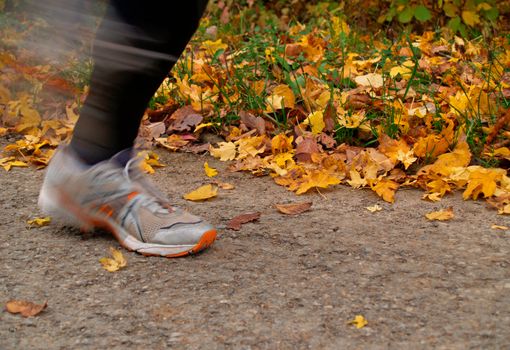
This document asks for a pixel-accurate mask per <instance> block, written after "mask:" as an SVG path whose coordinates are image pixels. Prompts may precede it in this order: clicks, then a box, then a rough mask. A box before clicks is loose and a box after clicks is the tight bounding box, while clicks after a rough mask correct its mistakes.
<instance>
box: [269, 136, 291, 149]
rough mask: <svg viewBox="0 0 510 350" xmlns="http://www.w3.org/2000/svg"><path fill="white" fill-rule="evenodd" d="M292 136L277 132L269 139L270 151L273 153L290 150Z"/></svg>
mask: <svg viewBox="0 0 510 350" xmlns="http://www.w3.org/2000/svg"><path fill="white" fill-rule="evenodd" d="M293 140H294V136H285V134H278V135H276V136H275V137H273V138H272V140H271V151H272V152H273V154H277V153H286V152H292V151H293V148H292V141H293Z"/></svg>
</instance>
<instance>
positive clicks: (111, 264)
mask: <svg viewBox="0 0 510 350" xmlns="http://www.w3.org/2000/svg"><path fill="white" fill-rule="evenodd" d="M110 253H111V254H112V257H113V259H111V258H101V259H99V262H100V263H101V265H103V268H104V269H105V270H106V271H108V272H115V271H118V270H120V269H121V268H123V267H126V266H127V260H126V258H125V257H124V255H122V253H121V252H120V250H117V249H115V248H113V247H110Z"/></svg>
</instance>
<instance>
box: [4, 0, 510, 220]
mask: <svg viewBox="0 0 510 350" xmlns="http://www.w3.org/2000/svg"><path fill="white" fill-rule="evenodd" d="M315 6H319V5H310V10H312V9H313V8H315ZM319 12H320V11H319ZM319 12H317V13H319ZM212 13H214V11H213V12H212ZM241 15H242V14H241V13H237V14H232V13H228V12H227V13H224V12H222V15H221V16H220V17H221V18H223V19H221V18H214V17H211V15H209V16H206V17H205V18H204V20H203V21H202V22H201V25H203V26H206V27H204V28H203V29H204V30H203V31H198V34H197V37H196V40H194V41H192V42H191V43H190V44H189V48H188V50H187V51H186V52H185V54H184V55H183V57H181V59H180V62H179V64H177V65H176V68H175V69H174V70H173V72H172V73H171V75H170V76H169V78H167V79H166V80H165V81H164V82H163V84H162V85H161V87H160V89H159V90H158V92H157V93H156V95H155V98H157V99H156V100H155V101H163V102H155V103H154V104H153V105H152V108H153V109H152V110H149V111H148V112H147V116H146V119H145V122H144V125H145V126H144V125H142V130H143V129H144V128H145V129H147V130H148V131H147V132H146V133H145V136H144V137H145V138H146V141H147V142H148V144H150V145H159V146H161V147H164V148H165V149H168V150H170V151H177V150H183V151H192V152H193V151H194V150H196V151H197V152H200V151H203V150H206V149H208V150H209V152H210V154H211V155H212V156H213V157H215V158H218V159H219V160H220V161H229V162H231V164H230V167H229V169H230V170H231V171H245V172H251V173H253V174H254V175H257V176H264V175H270V176H271V177H272V178H273V179H274V181H275V182H276V183H277V184H278V185H281V186H284V187H285V188H287V189H289V190H290V191H293V192H295V193H297V194H304V193H307V192H309V191H311V190H315V189H327V188H330V187H333V186H336V185H339V184H347V185H349V186H351V187H353V188H360V189H362V188H366V189H369V190H372V191H373V192H374V193H375V194H377V195H378V196H379V197H381V198H382V199H383V200H385V201H386V202H389V203H393V202H394V201H395V198H396V196H395V194H396V193H397V191H398V190H399V189H401V188H405V187H415V188H420V189H422V190H423V191H425V194H424V199H427V200H431V201H440V200H441V198H443V197H444V196H445V195H448V194H449V193H452V192H454V191H456V190H461V191H462V192H463V198H464V199H465V200H468V199H473V200H476V199H478V198H485V199H486V200H487V201H488V202H489V203H490V204H491V206H493V207H494V208H495V209H496V210H497V211H498V213H499V214H501V215H508V214H510V178H509V177H508V175H507V170H506V168H508V160H509V159H510V149H509V148H508V147H509V145H510V142H508V140H509V139H510V130H509V125H508V120H509V119H510V112H509V111H508V110H507V109H505V108H503V107H502V104H501V103H502V101H504V100H505V99H508V97H509V96H510V85H509V81H510V72H509V71H508V70H507V69H505V67H508V66H509V64H510V44H509V43H508V41H507V40H505V37H504V36H501V35H498V34H495V35H494V37H493V38H492V40H491V43H492V44H493V47H498V50H493V48H492V47H486V46H484V45H485V43H484V42H482V41H480V40H476V39H474V40H468V39H467V38H460V37H457V36H455V35H451V34H448V33H447V32H444V31H443V32H441V33H440V35H436V34H437V33H434V32H431V31H424V32H423V33H421V34H417V33H411V34H410V35H409V36H408V37H401V38H398V39H396V40H395V41H394V42H390V43H389V42H388V41H387V40H384V39H385V38H382V37H380V36H377V35H375V36H366V35H363V34H362V33H361V31H360V30H359V28H354V27H353V28H351V25H352V24H351V23H348V22H347V21H348V17H345V16H343V15H341V8H339V12H338V13H335V14H332V18H331V19H328V20H327V19H325V18H315V19H314V20H315V22H314V23H313V26H312V24H311V22H310V24H307V23H287V22H285V23H283V22H282V23H280V24H281V25H280V26H277V30H281V29H279V28H285V34H284V35H280V36H275V37H272V36H271V35H269V34H268V35H267V36H266V37H262V38H255V37H247V38H239V37H236V36H235V35H234V34H233V33H229V32H228V31H226V32H221V33H220V32H219V31H217V30H212V29H211V28H216V24H220V23H216V24H213V23H214V22H215V21H218V20H219V21H220V22H221V21H222V20H225V19H226V18H229V19H232V18H234V17H235V18H236V20H239V19H240V17H239V16H241ZM259 15H260V16H263V12H262V13H259ZM236 16H237V17H236ZM466 18H467V19H465V20H467V21H468V22H466V23H473V24H474V23H475V22H476V21H474V22H473V21H471V22H469V20H471V19H472V18H471V17H469V16H468V17H466ZM282 21H284V20H283V19H282ZM262 22H264V21H262ZM207 26H209V27H207ZM312 27H313V28H312ZM34 28H36V27H34ZM310 29H311V30H310ZM33 30H36V29H33ZM281 33H282V34H283V31H282V32H281ZM23 35H24V34H23V33H21V35H20V37H23ZM207 35H214V36H215V37H214V38H210V37H207ZM342 38H344V39H345V38H349V39H353V40H351V41H352V42H353V43H355V45H351V44H348V45H347V46H342V45H339V43H340V42H345V40H344V39H342ZM16 40H18V39H16ZM255 40H259V41H260V42H255ZM342 40H343V41H342ZM347 42H350V41H347ZM259 48H260V49H261V50H262V51H261V52H260V53H261V55H260V56H256V55H254V53H256V52H257V50H259ZM16 55H18V56H19V57H16ZM30 55H32V56H36V53H30V52H25V53H23V54H22V53H20V52H10V53H8V54H6V55H2V56H0V67H2V73H5V74H3V76H2V79H1V80H0V109H1V111H2V115H1V122H2V128H1V129H0V134H2V135H9V134H14V133H17V134H19V135H22V138H21V139H19V140H17V141H15V142H14V143H11V144H9V145H7V146H6V147H5V149H4V153H5V157H3V158H2V159H0V166H2V167H4V168H5V169H6V170H7V171H9V170H11V169H12V168H13V167H27V166H29V165H30V164H32V165H34V166H36V167H38V168H42V167H45V166H46V165H47V164H48V161H49V159H50V158H51V156H52V154H53V151H54V148H55V147H56V146H57V145H58V144H59V143H62V142H66V141H68V140H69V138H70V135H71V130H72V128H73V126H74V123H75V122H76V119H77V115H78V112H79V111H78V106H79V105H80V104H81V101H78V100H71V99H68V100H65V101H62V102H59V103H60V105H57V106H56V105H55V103H49V101H48V100H44V99H42V98H40V99H37V98H34V96H33V94H31V91H23V89H20V88H19V86H22V85H23V84H21V83H26V82H28V83H29V84H31V85H32V86H33V87H36V89H35V90H36V91H42V90H41V89H42V87H45V86H47V85H44V84H41V81H40V78H39V77H44V79H47V81H51V82H52V84H53V86H59V87H60V88H61V89H63V90H67V91H68V92H69V93H70V94H71V95H72V94H76V93H77V92H79V93H82V96H80V98H81V97H83V96H84V95H85V94H86V89H83V90H80V89H77V88H76V87H75V86H72V85H70V84H67V83H66V82H65V81H64V80H62V79H61V78H60V77H59V76H58V71H59V67H53V66H51V65H48V64H41V65H37V66H29V65H24V64H25V63H24V62H23V58H27V57H31V56H30ZM32 58H33V57H32ZM259 58H260V59H259ZM27 61H28V60H27ZM4 67H5V69H4ZM11 68H14V69H11ZM19 72H23V74H19ZM225 77H228V79H225ZM57 104H58V103H57ZM59 108H60V112H55V111H58V110H59ZM55 116H57V117H55ZM208 130H215V131H216V132H218V133H219V135H221V136H222V137H223V138H224V140H225V141H220V142H213V145H208V142H205V143H203V144H197V143H199V142H201V137H202V135H203V134H204V131H208ZM473 130H474V132H473ZM141 134H143V132H142V133H141ZM142 136H143V135H142ZM204 145H205V147H203V146H204ZM480 164H483V165H484V167H482V166H481V165H480ZM157 166H160V165H159V164H158V161H157V159H155V158H151V157H150V156H149V158H146V159H145V160H144V161H143V162H142V167H143V169H144V171H146V172H148V173H153V172H154V171H155V167H157ZM498 166H499V167H498ZM208 172H209V174H212V173H213V171H212V170H208ZM208 176H209V175H208ZM213 193H214V191H212V190H211V191H209V195H210V197H209V198H211V197H213V196H214V195H215V194H213ZM192 197H193V196H192ZM198 197H200V196H198ZM202 197H204V196H202ZM206 197H207V196H205V197H204V198H206ZM198 200H200V199H198Z"/></svg>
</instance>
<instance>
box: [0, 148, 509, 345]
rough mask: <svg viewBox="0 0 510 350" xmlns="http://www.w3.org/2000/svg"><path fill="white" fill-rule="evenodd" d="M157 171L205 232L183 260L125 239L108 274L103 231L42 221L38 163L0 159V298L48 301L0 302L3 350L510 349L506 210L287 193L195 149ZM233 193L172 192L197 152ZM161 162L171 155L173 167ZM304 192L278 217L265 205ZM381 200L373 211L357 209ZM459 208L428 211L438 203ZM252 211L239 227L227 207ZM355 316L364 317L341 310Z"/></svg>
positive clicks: (194, 170) (190, 178)
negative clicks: (141, 249) (209, 239)
mask: <svg viewBox="0 0 510 350" xmlns="http://www.w3.org/2000/svg"><path fill="white" fill-rule="evenodd" d="M160 153H161V155H162V159H163V161H164V162H165V163H167V164H170V166H168V167H166V168H164V169H162V170H159V171H158V172H157V173H156V174H155V175H153V178H154V180H155V182H157V183H158V185H159V186H160V188H161V189H162V190H163V191H164V192H166V193H168V194H169V195H170V196H171V197H173V198H175V201H176V203H177V204H179V205H182V206H184V207H187V208H189V209H190V210H192V211H193V212H196V213H197V214H200V215H203V216H205V217H207V218H208V219H209V220H210V221H212V222H213V223H214V224H216V225H218V226H219V227H220V228H222V229H221V230H220V234H219V238H218V240H217V242H216V243H215V245H214V246H213V247H212V248H211V249H209V250H207V251H205V252H204V253H202V254H199V255H197V256H194V257H189V258H184V259H174V260H169V259H164V258H145V257H143V256H140V255H137V254H135V253H130V252H127V251H125V250H123V253H124V255H125V257H126V258H127V260H128V266H127V267H126V268H125V269H123V270H121V271H119V272H116V273H109V272H107V271H105V270H103V269H102V267H101V266H100V264H99V262H98V259H99V258H101V257H103V256H107V255H108V248H109V247H110V246H114V247H118V244H117V243H116V241H115V240H113V239H112V237H111V236H109V235H107V234H104V233H101V232H98V233H94V234H88V235H85V236H84V235H82V234H81V233H80V232H79V231H78V230H76V229H72V228H66V227H59V226H56V225H50V226H47V227H42V228H35V229H30V230H29V229H27V228H26V221H27V219H30V218H33V217H35V216H38V215H40V213H39V211H38V209H37V206H36V201H37V193H38V188H39V186H40V184H41V180H42V175H43V173H42V172H40V171H35V170H33V169H13V170H12V171H10V172H5V171H3V170H0V183H1V184H2V195H1V197H0V215H1V220H2V233H1V237H2V239H1V241H0V302H1V303H3V304H5V302H7V301H8V300H10V299H26V300H31V301H34V302H43V301H45V300H47V301H48V308H47V309H46V310H45V311H44V312H43V313H41V314H40V315H38V316H37V317H34V318H23V317H21V316H19V315H11V314H8V313H7V312H3V311H2V312H0V349H6V350H7V349H100V348H104V349H142V348H143V349H146V348H151V349H162V348H167V347H168V348H169V347H172V348H186V349H195V348H203V349H223V348H235V349H307V348H311V349H347V348H349V349H430V348H437V349H480V348H484V349H504V348H506V349H508V348H509V347H510V332H509V330H510V254H509V253H510V236H509V235H510V231H508V230H507V231H501V230H494V229H491V225H492V224H499V225H506V226H510V218H509V217H503V216H498V215H497V214H496V212H495V211H492V210H489V209H487V207H486V204H485V203H484V202H472V201H468V202H464V201H463V200H462V199H461V196H460V195H458V194H457V195H455V196H450V197H448V198H446V199H444V200H443V201H442V202H440V203H429V202H425V201H422V200H421V199H420V197H421V193H420V192H418V191H415V190H401V191H399V192H398V193H397V196H396V197H397V199H396V203H395V204H394V205H389V204H387V203H384V202H382V201H380V200H379V199H378V198H377V196H376V195H375V194H373V193H372V192H371V191H360V190H352V189H350V188H348V187H345V186H340V187H337V188H335V189H334V190H331V191H322V195H320V194H318V193H313V194H310V195H305V196H300V197H298V196H295V195H294V194H292V193H290V192H288V191H286V190H285V189H283V188H282V187H279V186H277V185H275V184H274V183H273V182H272V180H271V179H269V178H267V177H266V178H255V177H252V176H251V175H247V174H238V173H234V174H232V173H229V172H228V171H226V170H225V168H226V164H225V163H219V162H217V161H215V160H214V159H210V158H207V157H200V156H194V155H189V154H169V153H166V152H160ZM205 160H208V161H209V164H210V165H211V166H214V167H217V168H218V169H219V170H220V175H219V176H218V179H219V180H222V181H225V182H230V183H233V184H234V185H235V186H236V188H235V189H234V190H231V191H226V190H220V195H219V196H218V197H217V198H215V199H213V200H210V201H207V202H204V203H191V202H187V201H184V200H183V199H182V194H184V193H186V192H188V191H190V190H192V189H194V188H196V187H198V186H199V185H201V184H203V183H206V182H207V181H208V179H207V178H206V177H205V175H204V174H203V168H202V167H203V163H204V161H205ZM172 164H173V165H172ZM303 200H311V201H313V203H314V204H313V207H312V210H311V211H309V212H307V213H303V214H301V215H299V216H295V217H289V216H283V214H279V213H278V212H276V210H275V209H273V207H272V205H273V204H275V203H284V202H293V201H294V202H296V201H303ZM375 203H378V204H379V205H381V206H382V207H383V210H382V211H380V212H377V213H370V212H369V211H368V210H366V209H365V207H367V206H370V205H373V204H375ZM450 205H451V206H453V207H454V212H455V218H454V219H453V220H451V221H449V222H446V223H443V222H431V221H428V220H426V219H425V218H424V214H425V213H427V212H430V211H434V210H437V209H440V208H446V207H448V206H450ZM256 211H259V212H262V216H261V218H260V220H259V221H258V222H254V223H249V224H246V225H244V226H243V227H242V229H241V230H240V231H237V232H236V231H231V230H227V229H225V225H226V222H227V221H228V220H229V219H231V218H232V217H234V216H236V215H239V214H243V213H249V212H256ZM357 314H362V315H364V316H365V318H366V319H367V320H368V322H369V323H368V325H367V326H366V327H364V328H362V329H356V328H355V327H353V326H352V325H348V324H347V321H349V320H350V319H352V318H354V316H355V315H357Z"/></svg>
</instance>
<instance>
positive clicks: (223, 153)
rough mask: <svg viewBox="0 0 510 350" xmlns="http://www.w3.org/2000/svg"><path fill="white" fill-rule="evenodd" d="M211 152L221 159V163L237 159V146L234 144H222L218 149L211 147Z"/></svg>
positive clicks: (219, 144)
mask: <svg viewBox="0 0 510 350" xmlns="http://www.w3.org/2000/svg"><path fill="white" fill-rule="evenodd" d="M209 152H210V153H211V155H212V156H213V157H215V158H219V159H220V160H221V161H223V162H226V161H228V160H233V159H235V157H236V145H235V144H234V143H233V142H220V143H218V148H214V147H212V146H211V147H210V148H209Z"/></svg>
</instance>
